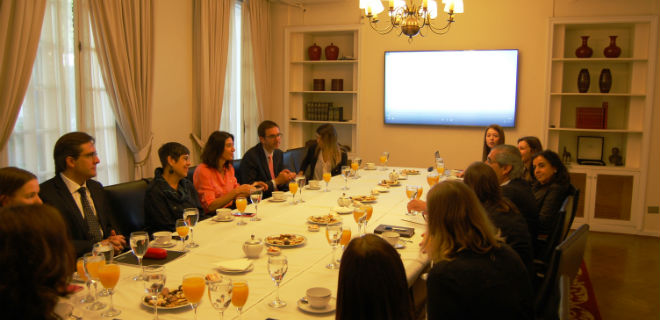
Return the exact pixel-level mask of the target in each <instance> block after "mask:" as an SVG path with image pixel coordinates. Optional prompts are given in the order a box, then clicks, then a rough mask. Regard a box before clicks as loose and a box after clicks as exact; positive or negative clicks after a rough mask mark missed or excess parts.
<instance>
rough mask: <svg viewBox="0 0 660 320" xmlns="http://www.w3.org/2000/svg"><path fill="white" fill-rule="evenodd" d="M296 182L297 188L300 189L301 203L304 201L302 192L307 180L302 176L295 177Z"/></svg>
mask: <svg viewBox="0 0 660 320" xmlns="http://www.w3.org/2000/svg"><path fill="white" fill-rule="evenodd" d="M296 183H298V190H299V191H300V200H299V201H300V202H301V203H302V202H305V200H303V196H302V192H303V189H304V188H305V184H306V183H307V180H306V179H305V177H304V176H302V177H296Z"/></svg>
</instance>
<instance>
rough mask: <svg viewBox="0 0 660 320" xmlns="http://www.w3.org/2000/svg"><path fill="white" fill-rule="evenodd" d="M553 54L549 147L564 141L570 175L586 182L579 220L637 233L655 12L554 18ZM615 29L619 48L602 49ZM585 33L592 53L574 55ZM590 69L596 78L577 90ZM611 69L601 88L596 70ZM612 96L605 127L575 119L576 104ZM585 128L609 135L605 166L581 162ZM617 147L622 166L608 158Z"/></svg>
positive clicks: (592, 133) (648, 121)
mask: <svg viewBox="0 0 660 320" xmlns="http://www.w3.org/2000/svg"><path fill="white" fill-rule="evenodd" d="M549 28H550V32H549V37H550V38H549V49H548V50H549V54H548V56H549V59H548V68H547V70H548V72H547V76H548V78H547V88H546V96H547V101H546V123H545V129H546V130H545V136H544V141H545V145H544V146H545V147H546V148H549V149H552V150H555V151H557V152H558V153H559V154H560V155H561V154H562V153H563V151H564V149H565V150H566V151H568V152H570V153H571V154H572V156H573V162H572V163H571V165H569V166H568V168H569V171H570V172H571V182H572V183H573V184H574V185H576V186H577V187H578V188H580V189H581V191H582V193H581V196H580V205H579V207H578V216H577V217H576V220H575V222H576V223H578V224H579V223H589V224H590V225H591V228H592V230H596V231H608V232H621V233H638V232H639V231H641V227H642V223H643V221H642V220H643V216H644V196H645V194H646V192H645V186H646V171H647V166H648V163H647V162H648V157H649V155H648V150H649V141H650V137H649V130H650V127H651V114H652V113H651V111H652V103H653V97H652V94H653V90H654V88H655V87H654V86H655V83H654V80H655V79H654V67H655V66H654V63H655V59H656V57H657V56H656V41H657V36H658V35H657V17H651V16H638V17H588V18H554V19H551V20H550V25H549ZM612 35H616V36H618V38H617V41H616V43H617V46H618V47H620V48H621V55H620V56H619V57H617V58H607V57H604V55H603V50H604V49H605V47H607V46H609V44H610V39H609V36H612ZM581 36H589V40H588V46H589V47H590V48H592V50H593V56H592V57H590V58H576V57H575V49H577V48H578V47H580V46H581V45H582V42H581ZM583 68H586V69H587V70H588V71H589V73H590V78H591V84H590V88H589V90H588V91H587V92H586V93H579V92H578V88H577V77H578V73H579V72H580V70H581V69H583ZM604 68H608V69H610V70H611V73H612V88H611V90H610V92H609V93H601V92H600V90H599V85H598V78H599V75H600V72H601V70H602V69H604ZM603 102H607V103H608V114H607V128H606V129H583V128H578V127H577V124H576V118H577V116H576V108H578V107H600V106H602V104H603ZM579 136H595V137H603V138H604V146H603V161H605V162H606V163H607V165H606V166H590V165H578V164H577V163H576V162H575V160H576V156H577V151H578V150H577V140H578V137H579ZM615 147H616V148H619V150H620V151H621V152H620V154H621V155H622V157H623V161H624V165H623V166H614V165H612V164H610V163H609V161H608V158H609V156H610V154H611V150H612V148H615Z"/></svg>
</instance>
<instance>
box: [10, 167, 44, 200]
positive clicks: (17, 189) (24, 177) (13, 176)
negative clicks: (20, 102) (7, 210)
mask: <svg viewBox="0 0 660 320" xmlns="http://www.w3.org/2000/svg"><path fill="white" fill-rule="evenodd" d="M30 204H42V202H41V198H39V181H37V177H36V176H35V175H34V174H32V172H30V171H27V170H23V169H21V168H16V167H5V168H2V169H0V207H6V206H16V205H30Z"/></svg>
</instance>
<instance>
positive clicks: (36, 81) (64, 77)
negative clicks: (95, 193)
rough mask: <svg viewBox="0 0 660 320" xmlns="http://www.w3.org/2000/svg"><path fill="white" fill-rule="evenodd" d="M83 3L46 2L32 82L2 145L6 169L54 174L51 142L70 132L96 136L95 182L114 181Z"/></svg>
mask: <svg viewBox="0 0 660 320" xmlns="http://www.w3.org/2000/svg"><path fill="white" fill-rule="evenodd" d="M84 4H86V2H85V1H77V0H49V1H48V3H47V5H46V12H45V17H44V22H43V27H42V31H41V38H40V40H39V48H38V51H37V57H36V59H35V63H34V67H33V69H32V78H31V79H30V83H29V85H28V89H27V92H26V95H25V99H24V101H23V105H22V107H21V111H20V113H19V115H18V119H17V121H16V125H15V126H14V131H13V133H12V135H11V137H10V139H9V143H8V147H7V152H8V156H9V165H11V166H16V167H20V168H24V169H26V170H29V171H31V172H33V173H34V174H35V175H37V178H38V179H39V181H41V182H43V181H45V180H47V179H50V178H51V177H53V176H54V174H55V166H54V163H53V156H52V155H53V146H54V145H55V142H56V141H57V139H58V138H59V137H60V136H61V135H63V134H65V133H67V132H71V131H85V132H87V133H89V134H91V135H93V136H94V137H95V138H96V148H97V152H98V153H99V158H100V159H101V163H99V165H98V166H97V173H98V176H97V179H98V180H99V181H101V182H102V183H104V184H114V183H117V182H118V177H119V173H118V161H117V151H116V150H117V141H116V133H115V119H114V115H113V112H112V110H111V108H110V103H109V100H108V97H107V95H106V92H105V88H104V85H103V80H102V77H101V70H100V68H99V64H98V60H97V59H96V54H95V52H94V43H93V39H92V37H91V31H90V28H91V25H90V21H89V10H88V9H87V8H86V7H85V6H84ZM74 13H75V14H76V15H77V16H74ZM74 22H76V23H74ZM78 26H81V27H78ZM76 40H78V43H79V45H78V46H76V45H75V43H76ZM75 48H78V49H79V50H75Z"/></svg>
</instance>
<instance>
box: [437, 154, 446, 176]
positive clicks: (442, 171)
mask: <svg viewBox="0 0 660 320" xmlns="http://www.w3.org/2000/svg"><path fill="white" fill-rule="evenodd" d="M435 170H436V171H438V174H439V175H441V176H442V175H444V174H445V160H444V159H442V158H440V157H437V158H435Z"/></svg>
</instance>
